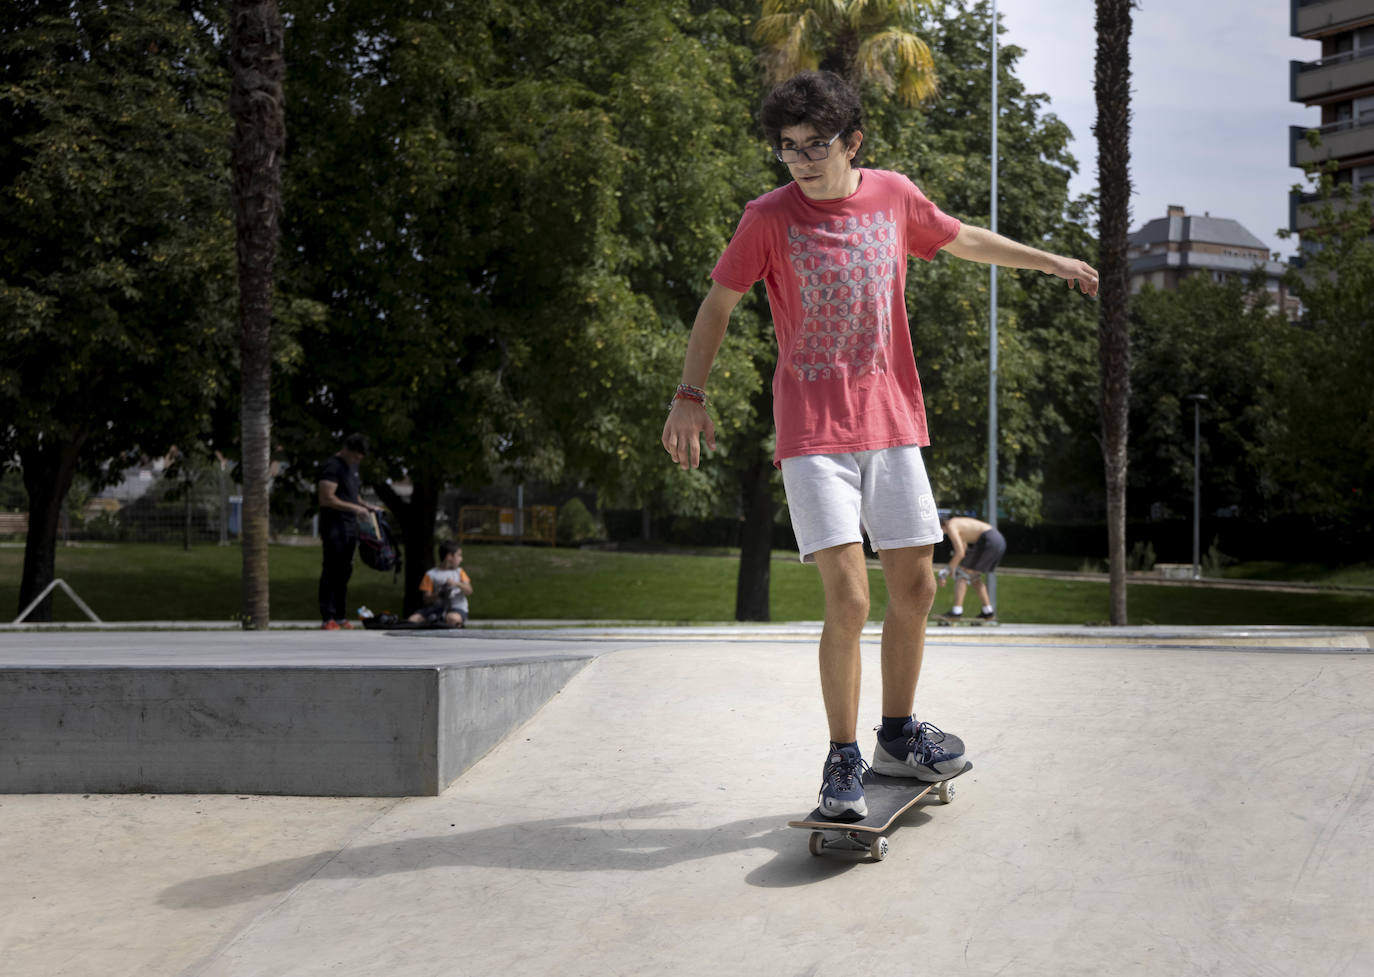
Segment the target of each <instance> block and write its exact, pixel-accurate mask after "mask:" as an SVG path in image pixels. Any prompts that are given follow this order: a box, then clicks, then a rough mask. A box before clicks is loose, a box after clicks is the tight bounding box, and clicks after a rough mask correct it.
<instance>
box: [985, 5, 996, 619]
mask: <svg viewBox="0 0 1374 977" xmlns="http://www.w3.org/2000/svg"><path fill="white" fill-rule="evenodd" d="M991 199H992V208H991V216H992V222H991V223H992V227H991V230H992V233H994V234H996V233H997V0H992V198H991ZM988 275H989V287H988V525H990V526H992V527H994V528H996V526H997V266H996V265H989V266H988ZM987 582H988V596H989V597H991V598H992V606H993V607H996V606H997V575H996V574H995V573H989V574H988V575H987Z"/></svg>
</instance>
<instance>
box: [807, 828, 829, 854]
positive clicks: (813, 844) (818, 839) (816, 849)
mask: <svg viewBox="0 0 1374 977" xmlns="http://www.w3.org/2000/svg"><path fill="white" fill-rule="evenodd" d="M824 847H825V835H823V834H821V833H820V832H819V831H813V832H811V837H810V838H808V839H807V842H806V850H807V851H809V852H810V853H811V854H813V855H819V854H820V853H821V849H822V848H824Z"/></svg>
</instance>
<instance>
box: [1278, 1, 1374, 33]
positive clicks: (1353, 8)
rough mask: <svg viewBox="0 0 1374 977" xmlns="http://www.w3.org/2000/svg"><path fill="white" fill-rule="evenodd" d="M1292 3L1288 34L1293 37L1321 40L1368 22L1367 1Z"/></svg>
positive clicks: (1369, 18) (1369, 16) (1369, 17)
mask: <svg viewBox="0 0 1374 977" xmlns="http://www.w3.org/2000/svg"><path fill="white" fill-rule="evenodd" d="M1289 3H1291V4H1292V8H1291V9H1292V13H1291V19H1290V24H1291V26H1290V28H1289V33H1290V34H1292V35H1293V36H1294V37H1321V36H1322V35H1323V34H1334V33H1336V32H1337V31H1345V30H1350V29H1351V28H1353V27H1357V26H1359V25H1360V23H1361V22H1364V21H1369V20H1371V19H1374V18H1371V15H1370V8H1369V0H1289Z"/></svg>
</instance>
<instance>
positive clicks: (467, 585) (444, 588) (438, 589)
mask: <svg viewBox="0 0 1374 977" xmlns="http://www.w3.org/2000/svg"><path fill="white" fill-rule="evenodd" d="M462 567H463V548H462V547H461V546H459V545H458V544H457V543H454V542H451V541H445V542H443V543H440V544H439V565H438V566H437V567H435V568H434V569H432V570H429V571H427V572H426V573H425V576H424V579H422V580H421V581H420V593H422V594H424V596H425V606H424V607H422V608H420V609H419V610H418V611H416V612H415V613H414V614H412V615H410V618H409V620H410V621H411V622H412V623H414V624H447V625H449V626H450V627H456V628H461V627H463V626H464V625H466V624H467V621H468V598H469V597H471V596H472V580H471V578H470V577H468V574H467V571H466V570H464V569H463V568H462Z"/></svg>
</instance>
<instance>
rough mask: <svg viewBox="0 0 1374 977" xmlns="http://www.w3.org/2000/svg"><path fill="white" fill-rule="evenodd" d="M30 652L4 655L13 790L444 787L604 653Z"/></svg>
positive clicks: (346, 792)
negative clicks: (330, 657)
mask: <svg viewBox="0 0 1374 977" xmlns="http://www.w3.org/2000/svg"><path fill="white" fill-rule="evenodd" d="M82 637H83V638H85V637H87V636H82ZM90 637H91V638H93V637H95V636H90ZM87 640H89V638H88V639H87ZM369 643H370V644H372V645H374V646H376V647H377V649H378V650H384V649H386V647H387V642H386V639H373V640H372V641H371V642H369ZM390 644H391V645H392V646H393V647H394V646H395V645H399V644H405V645H407V646H408V647H412V648H413V647H416V646H415V645H414V644H412V643H409V642H395V641H392V642H390ZM425 645H426V646H429V647H434V646H433V645H430V643H428V642H426V643H425ZM445 650H446V651H449V652H450V657H461V654H460V655H458V656H455V655H453V654H452V649H451V648H448V649H445ZM483 650H484V649H483ZM68 652H70V649H68ZM28 657H29V658H31V659H35V658H44V657H48V658H50V659H51V660H50V661H46V662H40V661H26V662H24V663H22V664H20V663H14V662H4V661H0V793H133V792H136V793H231V794H299V795H315V796H380V797H392V796H407V795H436V794H438V793H440V792H442V791H443V790H444V788H445V787H447V786H448V785H449V784H450V783H452V782H453V780H454V779H456V778H457V777H458V776H459V775H460V774H462V773H463V771H465V770H466V769H467V768H468V767H470V766H471V765H472V764H473V763H475V762H476V761H477V760H479V759H480V758H481V757H482V756H483V755H484V754H486V753H487V752H488V751H489V750H490V749H491V748H492V747H493V746H495V745H496V744H497V743H498V742H500V740H501V739H502V738H503V737H504V736H505V735H506V734H507V733H508V732H510V731H511V730H512V729H514V728H515V727H516V726H518V725H520V724H521V723H523V722H524V721H525V720H527V719H528V718H529V717H530V716H532V715H533V714H534V713H535V712H536V711H538V709H539V708H540V707H541V706H542V705H543V704H544V703H545V702H547V701H548V700H549V699H550V698H551V697H552V696H554V695H555V694H557V693H558V691H559V690H560V689H561V688H562V687H563V686H564V684H566V682H567V681H568V680H569V679H570V678H572V677H573V676H574V675H576V674H577V673H578V672H579V671H581V669H582V668H584V667H585V666H586V664H587V663H588V662H589V661H590V660H591V659H592V657H593V656H592V655H589V654H580V655H567V654H557V653H550V650H549V649H547V648H545V649H543V653H542V654H539V655H529V654H526V655H524V656H519V655H508V656H507V657H505V658H503V659H494V658H493V657H492V656H491V655H482V656H471V660H470V661H461V660H460V661H436V662H428V663H427V662H423V661H415V660H409V661H398V662H395V663H389V662H388V663H383V662H381V661H376V662H375V663H372V664H328V663H319V662H309V663H307V662H296V663H291V662H289V661H287V662H284V663H283V664H280V665H271V664H267V663H263V662H262V661H260V660H259V661H253V660H252V659H253V658H255V657H256V658H261V655H258V656H245V657H246V658H247V659H248V661H247V662H245V663H241V664H235V663H233V662H232V661H219V662H216V663H215V664H214V665H213V666H209V667H206V666H205V665H204V664H203V663H197V662H195V661H194V658H195V657H196V656H194V655H189V656H187V657H188V658H191V659H193V660H192V661H190V662H188V664H187V665H186V666H184V667H179V666H176V665H169V664H166V663H165V662H161V661H159V662H156V663H130V664H127V665H124V664H115V663H113V662H110V661H109V659H110V658H112V657H117V655H115V654H114V653H113V652H111V651H110V650H109V649H108V648H104V649H102V650H101V653H100V654H92V655H89V656H83V657H87V658H90V659H94V660H93V661H91V662H90V663H77V662H74V661H63V660H62V659H64V658H68V659H69V658H71V657H72V656H71V655H70V653H68V654H67V655H63V654H59V653H57V651H56V650H54V651H53V652H52V653H51V654H49V655H44V654H42V653H35V654H31V655H30V656H28ZM163 657H165V656H163ZM283 657H287V658H289V656H283ZM355 657H372V658H374V659H377V658H382V657H391V656H383V655H380V654H373V655H371V656H355ZM405 657H407V658H410V659H413V658H414V656H413V655H408V656H405ZM101 659H104V660H103V661H102V660H101Z"/></svg>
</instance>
